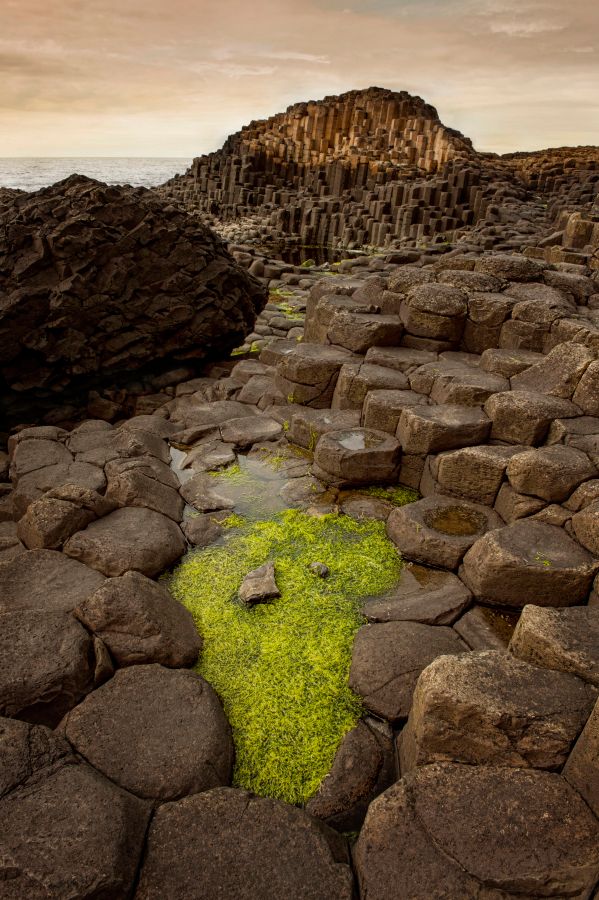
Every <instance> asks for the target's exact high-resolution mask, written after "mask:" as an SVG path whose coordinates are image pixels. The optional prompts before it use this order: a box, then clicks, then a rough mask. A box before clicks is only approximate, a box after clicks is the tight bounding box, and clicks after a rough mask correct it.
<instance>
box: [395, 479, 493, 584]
mask: <svg viewBox="0 0 599 900" xmlns="http://www.w3.org/2000/svg"><path fill="white" fill-rule="evenodd" d="M501 524H502V523H501V520H500V518H499V516H498V515H497V514H496V513H494V512H493V511H492V510H490V509H488V508H487V507H486V506H482V505H481V504H478V503H468V502H467V501H465V500H458V499H455V498H453V497H443V496H440V495H434V496H432V497H427V498H425V499H424V500H419V501H418V502H417V503H409V504H408V505H407V506H402V507H399V508H397V509H394V510H393V512H392V513H391V515H390V516H389V519H388V520H387V534H388V535H389V537H390V538H391V540H392V541H393V542H394V543H395V544H396V545H397V547H398V548H399V550H400V551H401V553H402V555H403V556H405V557H406V558H407V559H413V560H415V561H416V562H422V563H425V564H427V565H430V566H441V567H443V568H445V569H457V567H458V566H459V564H460V561H461V559H462V557H463V556H464V554H465V553H466V551H467V550H468V549H469V548H470V547H471V546H472V545H473V544H474V543H475V541H477V540H478V538H480V537H482V535H483V534H484V533H485V532H486V531H489V530H490V529H492V528H499V527H500V526H501Z"/></svg>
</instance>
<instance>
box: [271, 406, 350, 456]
mask: <svg viewBox="0 0 599 900" xmlns="http://www.w3.org/2000/svg"><path fill="white" fill-rule="evenodd" d="M359 425H360V410H356V409H343V410H341V409H339V410H332V409H311V408H310V407H304V408H302V407H298V408H297V409H296V410H293V409H292V410H290V413H289V431H288V435H287V436H288V438H289V440H290V441H291V442H292V443H293V444H297V445H298V446H299V447H304V448H305V449H306V450H310V451H311V452H312V451H313V450H314V448H315V447H316V444H317V442H318V439H319V438H320V437H322V435H323V434H326V433H327V432H329V431H342V430H344V429H351V428H357V427H359Z"/></svg>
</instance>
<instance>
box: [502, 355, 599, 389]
mask: <svg viewBox="0 0 599 900" xmlns="http://www.w3.org/2000/svg"><path fill="white" fill-rule="evenodd" d="M595 358H596V356H595V353H594V352H593V351H592V350H590V349H589V348H588V347H585V346H584V345H583V344H574V343H572V342H568V343H565V344H558V345H557V347H554V348H553V350H551V351H550V352H549V353H548V354H547V356H546V357H544V358H543V359H542V360H541V361H539V362H537V363H535V364H534V365H533V366H531V367H530V368H529V369H525V370H524V371H523V372H520V373H519V374H516V375H514V376H513V377H512V380H511V384H512V388H513V390H516V391H535V392H539V393H541V394H549V395H550V396H552V397H563V398H564V399H565V400H571V399H572V397H573V395H574V392H575V391H576V389H577V387H578V386H579V383H580V380H581V378H582V377H583V375H584V373H585V372H586V370H587V368H588V366H589V365H590V363H592V362H593V361H594V360H595ZM583 390H584V389H583ZM579 397H580V395H579ZM575 402H576V401H575Z"/></svg>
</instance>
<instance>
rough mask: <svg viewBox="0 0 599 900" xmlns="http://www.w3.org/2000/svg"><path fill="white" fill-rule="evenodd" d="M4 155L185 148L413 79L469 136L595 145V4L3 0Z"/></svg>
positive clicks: (556, 0) (206, 147) (598, 105)
mask: <svg viewBox="0 0 599 900" xmlns="http://www.w3.org/2000/svg"><path fill="white" fill-rule="evenodd" d="M2 4H3V10H2V34H1V36H0V135H2V140H1V147H0V153H3V154H6V155H12V154H24V155H35V154H49V155H51V154H57V155H85V154H88V155H96V154H102V153H108V154H116V155H134V156H140V155H141V156H144V155H145V156H153V155H158V156H168V155H173V156H192V155H197V154H199V153H201V152H207V151H210V150H213V149H216V147H217V146H219V145H220V144H221V143H222V141H223V139H224V138H225V137H226V136H227V134H229V133H231V132H233V131H235V130H237V129H239V128H240V127H241V126H242V125H243V124H246V123H247V122H249V121H250V120H252V119H258V118H263V117H266V116H268V115H272V114H274V113H276V112H279V111H281V110H282V109H285V108H286V107H287V106H288V105H289V104H291V103H294V102H297V101H300V100H309V99H319V98H320V97H324V96H325V95H329V94H335V93H340V92H341V91H344V90H350V89H354V88H363V87H368V86H369V85H372V84H379V85H383V86H387V87H389V88H392V89H395V90H408V91H410V92H412V93H415V94H418V95H420V96H422V97H424V98H425V99H426V100H427V101H428V102H430V103H432V104H433V105H435V106H436V107H437V108H438V110H439V113H440V115H441V117H442V119H443V120H444V121H445V122H446V123H447V124H448V125H450V126H453V127H457V128H459V129H460V130H461V131H463V132H464V133H466V134H467V135H468V136H470V137H472V138H473V140H474V143H475V145H476V146H478V147H480V148H481V149H489V150H506V151H507V150H514V149H519V148H521V147H528V148H531V147H532V148H534V147H542V146H543V145H545V146H547V145H550V144H553V145H556V144H567V143H572V144H577V143H597V142H599V135H598V134H597V128H596V126H595V127H593V123H596V122H597V121H599V98H598V96H597V93H598V92H597V91H596V89H594V86H595V85H596V84H597V81H598V79H599V62H598V57H597V53H595V52H594V51H593V48H592V47H591V45H590V39H591V40H592V35H594V34H596V33H597V30H598V28H599V4H597V3H592V2H590V0H569V3H568V7H567V9H565V8H564V6H563V3H562V0H360V2H359V3H358V2H357V0H351V2H349V0H302V2H301V3H298V2H297V0H253V2H252V4H251V5H250V4H247V3H246V2H245V0H244V2H242V0H220V2H219V3H214V0H126V2H122V0H52V3H48V2H47V0H2Z"/></svg>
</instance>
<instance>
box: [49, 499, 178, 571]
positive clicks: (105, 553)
mask: <svg viewBox="0 0 599 900" xmlns="http://www.w3.org/2000/svg"><path fill="white" fill-rule="evenodd" d="M64 552H65V553H66V554H67V556H70V557H71V558H72V559H79V560H81V562H84V563H85V564H86V565H88V566H91V568H92V569H97V570H98V572H102V573H103V574H104V575H110V576H112V577H116V576H118V575H124V573H125V572H127V571H129V570H130V569H132V570H134V571H136V572H141V573H142V574H143V575H147V576H149V577H150V578H151V577H152V576H154V575H158V574H159V573H160V572H162V571H163V570H164V569H166V568H167V567H168V566H170V565H171V563H174V562H175V560H177V559H179V557H180V556H182V555H183V553H184V552H185V540H184V538H183V534H182V532H181V529H180V528H179V526H178V525H176V524H175V523H174V522H173V521H172V519H168V518H167V517H166V516H163V515H161V514H160V513H157V512H154V510H151V509H143V508H137V507H132V506H130V507H129V506H128V507H125V508H124V509H117V510H116V511H115V512H113V513H110V515H109V516H104V518H103V519H98V520H97V521H96V522H92V523H91V525H88V527H87V528H86V529H85V530H84V531H78V532H77V533H76V534H74V535H73V537H71V538H69V540H68V541H67V542H66V544H65V546H64Z"/></svg>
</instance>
